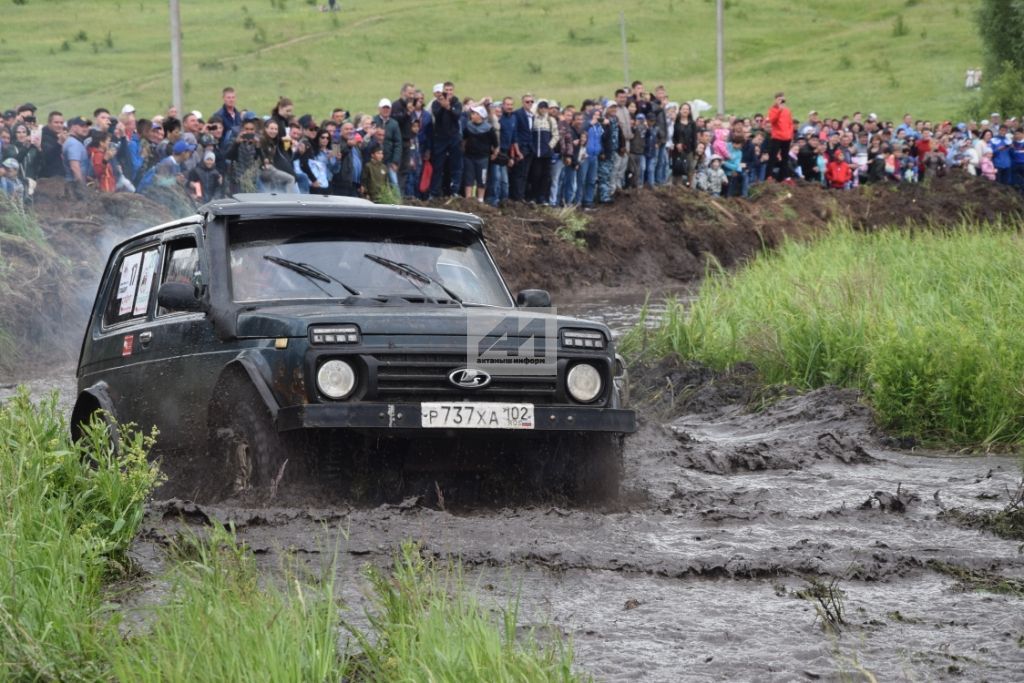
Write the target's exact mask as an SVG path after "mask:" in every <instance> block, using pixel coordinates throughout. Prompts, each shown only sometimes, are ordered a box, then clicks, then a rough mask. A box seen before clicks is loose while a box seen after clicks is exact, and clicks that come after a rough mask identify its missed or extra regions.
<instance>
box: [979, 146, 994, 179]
mask: <svg viewBox="0 0 1024 683" xmlns="http://www.w3.org/2000/svg"><path fill="white" fill-rule="evenodd" d="M992 157H993V154H992V150H991V149H986V150H985V151H984V152H983V153H982V155H981V163H980V164H978V167H979V168H980V170H981V175H982V176H983V177H984V178H987V179H988V180H995V179H996V165H995V162H993V161H992Z"/></svg>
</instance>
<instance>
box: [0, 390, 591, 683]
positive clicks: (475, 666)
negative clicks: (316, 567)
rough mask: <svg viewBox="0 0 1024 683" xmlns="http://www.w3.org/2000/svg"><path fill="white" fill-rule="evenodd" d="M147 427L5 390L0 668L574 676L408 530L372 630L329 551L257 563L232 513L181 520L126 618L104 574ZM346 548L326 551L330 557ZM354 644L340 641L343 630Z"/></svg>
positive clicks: (122, 553)
mask: <svg viewBox="0 0 1024 683" xmlns="http://www.w3.org/2000/svg"><path fill="white" fill-rule="evenodd" d="M151 446H152V440H151V439H150V438H148V437H143V436H142V435H140V434H138V433H136V432H133V431H131V430H129V429H122V430H121V433H120V440H119V450H118V451H117V452H115V450H114V449H113V448H112V447H111V445H110V441H109V438H108V432H107V429H106V427H105V426H104V425H103V424H102V423H101V422H97V423H95V424H93V425H91V426H89V427H88V428H87V429H86V433H85V438H84V439H83V440H82V441H81V442H80V443H77V444H75V443H72V442H71V441H70V439H69V437H68V431H67V426H66V424H65V423H64V420H63V417H62V415H61V412H60V410H59V409H58V406H57V401H56V396H53V397H51V398H50V399H48V400H46V401H43V402H42V403H40V404H39V405H33V404H32V402H31V401H30V399H29V396H28V394H27V392H25V391H21V392H20V393H19V394H17V395H16V396H15V398H14V399H13V400H11V401H10V402H8V403H6V404H2V405H0V680H3V681H8V680H17V681H22V680H24V681H33V680H46V681H112V680H118V681H133V682H134V681H142V682H146V681H154V682H156V681H161V682H163V681H181V682H182V683H184V682H186V681H187V682H189V683H191V682H193V681H198V682H203V681H210V682H211V683H213V682H220V681H240V682H241V681H275V682H277V681H281V682H289V681H295V682H296V683H307V682H317V681H324V682H327V681H331V682H335V681H342V680H351V681H388V682H390V681H425V680H429V681H451V682H453V683H462V682H463V681H488V682H490V681H525V682H530V681H575V680H578V679H577V676H575V675H574V674H573V672H572V651H571V648H569V647H566V646H564V645H563V644H562V642H561V639H560V638H557V637H556V638H555V640H554V641H553V642H552V643H550V644H542V643H540V642H539V640H538V638H536V637H535V636H534V633H533V632H532V631H531V632H529V633H527V634H526V635H525V636H524V635H521V634H518V632H517V629H518V616H519V615H518V608H517V604H516V603H515V602H513V603H512V604H510V605H508V606H507V607H506V608H505V609H504V610H501V611H500V616H496V615H495V614H493V613H492V612H490V611H488V610H486V609H484V608H483V607H482V606H481V605H480V604H479V603H478V602H477V601H476V600H475V598H473V597H472V595H471V592H470V591H471V587H470V586H467V585H465V584H464V583H463V582H462V580H461V569H460V567H459V565H458V564H457V563H454V562H444V563H442V562H435V561H433V560H427V559H423V558H422V557H421V554H420V550H419V547H418V546H416V545H415V544H413V543H407V544H404V545H403V546H402V548H401V551H400V552H399V553H398V554H397V555H396V557H395V563H394V567H393V568H392V570H391V571H387V572H385V571H378V570H369V571H368V573H367V578H368V580H369V588H370V594H371V599H372V607H371V609H370V611H369V612H368V614H369V615H370V627H369V629H365V630H364V629H362V628H357V627H355V626H353V625H352V624H351V623H348V622H343V615H344V610H345V609H346V607H345V606H344V605H342V604H341V603H340V601H339V599H338V598H337V596H336V591H335V578H334V577H335V576H336V575H337V566H336V562H334V561H332V562H329V563H327V566H326V567H324V568H323V569H322V571H320V572H312V571H309V570H303V568H302V565H300V564H298V563H295V564H291V565H288V566H286V567H283V568H282V571H280V572H277V573H267V574H263V573H260V572H259V571H258V570H257V566H256V563H255V560H254V558H253V555H252V553H251V552H249V550H248V549H247V548H246V547H245V545H244V544H243V543H241V542H239V541H238V539H237V538H236V537H235V534H234V530H233V529H232V528H230V527H224V526H223V525H219V524H215V525H213V526H211V527H210V528H209V529H205V530H204V531H203V533H201V534H191V535H182V536H181V537H179V538H178V539H177V541H176V542H174V543H172V545H171V548H170V550H169V551H168V558H167V559H168V566H169V569H168V571H167V573H166V575H164V576H161V577H156V578H157V579H158V583H159V584H160V585H167V586H169V589H168V590H167V592H166V595H164V596H161V599H160V601H159V603H158V604H157V605H155V606H153V607H150V608H147V609H139V608H136V609H135V610H133V619H132V620H131V622H130V624H129V622H128V620H126V619H125V616H124V614H123V612H122V611H121V609H120V608H119V606H118V605H116V604H114V603H113V602H109V600H111V599H113V598H116V597H117V596H116V595H115V594H113V593H111V592H110V591H109V587H108V586H107V584H108V583H109V582H110V581H111V580H114V579H125V578H128V579H131V578H133V576H134V574H133V570H132V567H131V566H130V563H129V562H128V560H127V557H128V550H129V547H130V545H131V543H132V542H133V540H134V538H135V536H136V534H137V533H138V530H139V527H140V525H141V522H142V519H143V514H144V502H145V499H146V497H147V496H148V495H149V493H150V492H151V491H152V488H153V486H154V485H155V483H156V482H157V481H158V479H159V473H158V471H157V469H156V467H155V466H154V465H151V464H149V463H148V462H147V459H146V454H147V451H148V450H149V448H150V447H151ZM336 557H337V552H334V553H333V558H336ZM346 630H347V632H348V634H349V635H350V636H351V638H350V639H349V642H350V644H351V649H354V650H356V651H357V656H356V657H355V658H350V657H349V656H348V655H347V654H346V652H347V651H345V650H342V649H339V642H340V641H341V639H342V637H343V635H344V633H345V631H346Z"/></svg>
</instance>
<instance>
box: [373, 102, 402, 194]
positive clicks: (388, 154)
mask: <svg viewBox="0 0 1024 683" xmlns="http://www.w3.org/2000/svg"><path fill="white" fill-rule="evenodd" d="M377 112H378V114H377V116H375V117H373V123H374V125H376V126H377V127H378V128H381V129H383V131H384V143H383V147H384V165H385V166H387V169H388V182H390V183H391V186H392V187H394V188H395V189H397V188H398V166H399V164H401V163H402V128H401V126H399V125H398V121H396V120H395V119H393V118H391V100H389V99H388V98H386V97H382V98H381V100H380V102H378V103H377Z"/></svg>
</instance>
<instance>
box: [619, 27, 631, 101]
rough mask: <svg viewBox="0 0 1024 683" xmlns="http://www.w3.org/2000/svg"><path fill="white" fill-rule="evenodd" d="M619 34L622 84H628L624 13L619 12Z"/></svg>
mask: <svg viewBox="0 0 1024 683" xmlns="http://www.w3.org/2000/svg"><path fill="white" fill-rule="evenodd" d="M619 35H621V36H622V71H623V74H624V76H625V79H626V80H624V81H623V85H625V86H627V87H628V86H629V48H627V47H626V15H625V14H623V13H622V12H621V11H620V12H619Z"/></svg>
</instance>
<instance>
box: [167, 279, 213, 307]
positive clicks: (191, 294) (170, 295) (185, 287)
mask: <svg viewBox="0 0 1024 683" xmlns="http://www.w3.org/2000/svg"><path fill="white" fill-rule="evenodd" d="M156 301H157V303H158V304H160V306H162V307H163V308H166V309H167V310H168V311H205V310H206V304H204V303H203V301H202V299H200V298H199V297H198V296H197V294H196V288H195V285H191V284H188V283H185V282H165V283H164V284H162V285H160V290H159V291H158V292H157V293H156Z"/></svg>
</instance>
